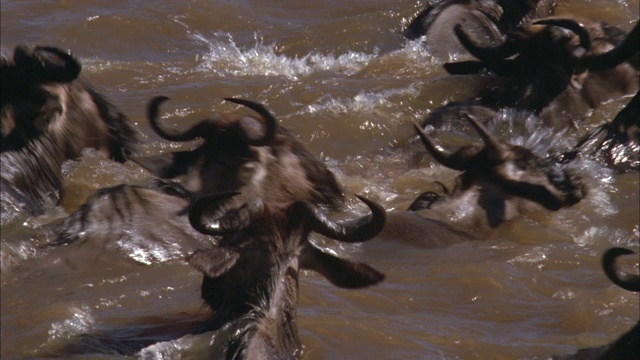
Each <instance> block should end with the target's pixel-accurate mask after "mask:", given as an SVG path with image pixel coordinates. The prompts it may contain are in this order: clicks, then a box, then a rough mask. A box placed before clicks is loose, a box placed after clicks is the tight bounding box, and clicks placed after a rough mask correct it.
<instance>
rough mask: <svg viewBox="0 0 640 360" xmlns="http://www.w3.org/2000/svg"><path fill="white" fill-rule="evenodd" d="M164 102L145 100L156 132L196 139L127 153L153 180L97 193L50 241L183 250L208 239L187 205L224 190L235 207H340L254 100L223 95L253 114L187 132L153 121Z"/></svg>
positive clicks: (316, 164) (331, 181)
mask: <svg viewBox="0 0 640 360" xmlns="http://www.w3.org/2000/svg"><path fill="white" fill-rule="evenodd" d="M166 100H167V98H165V97H156V98H154V99H152V100H151V102H150V103H149V107H148V113H149V121H150V123H151V126H152V127H153V128H154V129H155V130H156V132H157V133H158V134H159V135H160V136H161V137H162V138H164V139H167V140H170V141H188V140H194V139H198V138H200V139H202V143H201V144H199V146H196V147H195V148H194V149H192V150H189V151H180V152H173V153H166V154H161V155H157V156H151V157H146V158H133V160H134V161H136V162H138V163H140V164H141V165H142V166H143V167H145V168H146V169H148V170H150V171H151V172H152V173H153V174H155V175H157V176H158V178H159V179H156V180H155V182H154V184H152V185H150V186H130V185H122V186H118V187H114V188H108V189H103V190H101V191H99V192H98V193H96V194H95V195H94V196H93V197H92V198H90V199H89V201H88V202H87V203H86V204H85V205H83V206H82V207H81V208H80V209H79V210H78V211H76V212H75V213H73V214H72V215H71V216H69V217H68V218H67V219H66V220H65V222H64V223H63V224H62V225H61V226H60V227H59V229H58V230H57V234H58V239H57V241H56V242H55V243H56V244H65V243H71V242H74V241H76V240H78V239H91V243H97V244H99V243H104V242H112V243H114V244H120V243H129V244H140V246H144V247H147V246H159V244H162V243H165V242H167V241H170V242H171V244H167V246H168V248H171V249H173V250H172V251H178V252H180V251H186V250H187V249H189V248H191V246H184V248H182V246H183V245H185V244H187V243H188V242H191V241H194V239H195V241H208V240H206V237H205V236H203V235H202V234H199V233H197V232H195V231H193V229H192V228H191V226H190V225H189V223H188V221H187V217H186V213H187V209H188V207H189V206H190V204H191V202H192V201H194V200H196V199H198V198H200V197H203V196H207V195H209V194H212V193H217V192H223V191H238V192H240V195H238V196H236V197H235V198H234V201H236V202H237V203H239V204H240V203H243V202H244V201H247V200H250V199H253V198H255V197H259V198H261V199H264V201H265V202H267V203H270V204H278V205H280V204H289V203H291V202H294V201H296V200H305V201H309V202H311V203H314V204H318V205H321V206H327V207H329V208H338V207H340V206H341V204H342V202H343V197H344V195H343V193H342V188H341V186H340V185H339V184H338V182H337V181H336V179H335V177H334V175H333V174H332V173H331V171H330V170H329V169H327V167H326V166H325V165H324V163H322V162H321V161H320V160H319V159H317V158H316V157H315V156H314V155H313V154H311V153H310V152H309V151H308V150H307V149H306V148H305V147H304V145H303V144H302V143H301V142H300V141H299V140H297V139H296V138H295V137H294V136H293V135H292V134H291V133H290V132H289V131H287V130H286V129H285V128H283V127H281V126H279V125H278V124H277V120H276V118H275V117H274V116H273V115H272V114H271V113H270V112H269V111H268V110H267V109H266V108H265V107H264V106H262V105H261V104H258V103H255V102H253V101H249V100H243V99H227V100H228V101H231V102H235V103H239V104H242V105H244V106H247V107H248V108H250V109H252V110H254V111H255V112H256V113H257V114H258V115H259V116H255V115H252V116H245V115H234V114H214V115H213V116H211V117H210V118H208V119H205V120H202V121H200V122H199V123H197V124H196V125H194V126H193V127H191V128H190V129H188V130H186V131H183V132H169V131H167V130H164V129H163V128H162V126H161V125H160V124H159V123H158V109H159V106H160V104H161V103H163V102H164V101H166ZM178 239H184V241H178ZM198 239H199V240H198ZM152 244H155V245H152ZM176 247H178V248H180V250H176ZM99 248H102V247H101V246H99ZM185 248H186V249H185ZM175 255H176V254H173V255H172V256H175Z"/></svg>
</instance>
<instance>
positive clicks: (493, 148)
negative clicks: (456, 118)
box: [462, 113, 504, 163]
mask: <svg viewBox="0 0 640 360" xmlns="http://www.w3.org/2000/svg"><path fill="white" fill-rule="evenodd" d="M462 116H464V117H465V118H466V119H467V120H469V122H471V125H473V128H474V129H476V131H477V132H478V134H479V135H480V137H481V138H482V141H483V142H484V144H485V145H486V146H485V149H487V151H488V152H489V155H490V157H491V160H493V161H494V162H496V163H497V162H501V161H503V160H504V146H503V145H502V143H501V142H500V140H498V138H496V137H495V136H494V135H493V134H492V133H491V132H490V131H489V129H487V128H486V127H485V126H484V125H482V123H481V122H480V121H478V119H476V118H475V116H472V115H470V114H467V113H462Z"/></svg>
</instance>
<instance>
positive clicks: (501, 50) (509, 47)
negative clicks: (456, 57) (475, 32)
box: [453, 24, 518, 62]
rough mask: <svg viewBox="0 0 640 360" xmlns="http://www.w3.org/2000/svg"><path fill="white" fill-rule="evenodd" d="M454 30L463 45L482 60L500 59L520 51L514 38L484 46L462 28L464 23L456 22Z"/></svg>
mask: <svg viewBox="0 0 640 360" xmlns="http://www.w3.org/2000/svg"><path fill="white" fill-rule="evenodd" d="M453 31H454V32H455V33H456V37H458V41H460V43H461V44H462V46H464V48H465V49H467V51H468V52H469V53H471V55H473V56H475V57H476V58H478V59H480V60H482V61H487V62H493V61H498V60H502V59H505V58H508V57H509V56H511V55H513V54H515V53H516V52H518V47H517V46H516V44H517V43H516V42H515V41H514V40H507V41H505V42H504V43H502V44H501V45H498V46H496V47H488V46H486V47H483V46H480V45H478V44H476V43H475V42H474V41H473V40H471V38H470V37H469V35H467V33H466V32H464V30H462V25H460V24H456V26H455V27H454V28H453Z"/></svg>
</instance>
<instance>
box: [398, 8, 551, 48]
mask: <svg viewBox="0 0 640 360" xmlns="http://www.w3.org/2000/svg"><path fill="white" fill-rule="evenodd" d="M556 3H557V0H542V1H539V0H506V1H493V0H444V1H441V2H438V3H437V4H435V5H431V4H429V5H428V6H427V7H426V8H425V9H424V10H422V11H421V12H420V13H418V14H417V15H416V17H415V18H414V19H413V20H412V21H411V22H410V23H409V25H408V26H407V28H406V29H405V30H404V33H403V35H404V36H405V37H406V38H407V39H411V40H412V39H416V38H419V37H422V36H424V38H425V44H426V45H427V46H428V47H429V50H430V51H431V53H432V54H435V55H436V56H439V57H445V58H448V56H449V55H451V54H455V53H463V52H466V50H465V48H464V47H463V46H462V44H461V43H460V42H459V41H458V40H457V39H456V38H455V37H454V36H453V29H454V26H455V25H456V24H462V27H463V29H464V30H465V32H466V33H468V34H470V36H471V37H472V38H473V39H475V40H476V41H478V42H480V43H484V44H487V45H492V44H497V43H500V42H501V41H502V40H503V39H504V34H505V33H507V32H509V31H511V30H513V29H514V28H516V27H517V26H519V25H520V24H521V23H523V22H526V21H529V20H530V19H533V18H537V17H541V16H549V15H551V14H552V13H553V9H554V8H555V5H556Z"/></svg>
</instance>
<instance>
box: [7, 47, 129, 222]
mask: <svg viewBox="0 0 640 360" xmlns="http://www.w3.org/2000/svg"><path fill="white" fill-rule="evenodd" d="M81 69H82V67H81V65H80V63H79V62H78V61H77V60H76V59H74V58H73V56H71V55H70V54H68V53H66V52H65V51H63V50H60V49H58V48H55V47H43V46H36V47H28V46H25V45H20V46H17V47H16V48H15V50H14V54H13V58H12V59H8V58H5V57H4V55H3V57H2V63H1V64H0V71H1V74H2V79H1V84H2V92H1V100H0V102H1V109H0V120H1V127H0V130H1V131H0V134H1V137H2V145H1V152H0V164H1V166H0V172H1V174H2V175H1V177H2V212H3V216H7V215H8V213H7V211H9V209H11V208H16V209H18V210H26V211H28V212H29V213H30V214H32V215H35V214H40V213H42V212H43V211H44V209H45V208H46V207H47V206H52V205H55V204H56V203H57V202H58V200H59V190H60V186H61V177H62V175H61V165H62V163H63V162H64V161H65V160H68V159H75V158H77V157H79V156H80V155H81V151H82V149H83V148H86V147H92V148H95V149H97V150H99V151H100V152H102V153H104V155H105V156H107V157H109V158H111V159H113V160H116V161H119V162H124V161H125V160H126V158H127V156H129V155H130V153H131V151H132V149H133V147H134V145H135V143H136V136H135V131H134V129H133V128H132V127H131V125H130V124H129V122H128V121H127V118H126V117H125V115H123V114H122V113H121V112H119V111H118V110H117V109H116V108H115V107H114V106H113V105H112V104H111V103H109V102H108V101H107V100H106V99H105V98H104V97H103V96H102V95H100V94H99V93H98V92H96V91H95V90H94V89H93V88H92V87H91V86H90V85H88V84H87V83H86V82H85V81H83V80H81V79H79V78H78V76H79V75H80V72H81Z"/></svg>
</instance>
